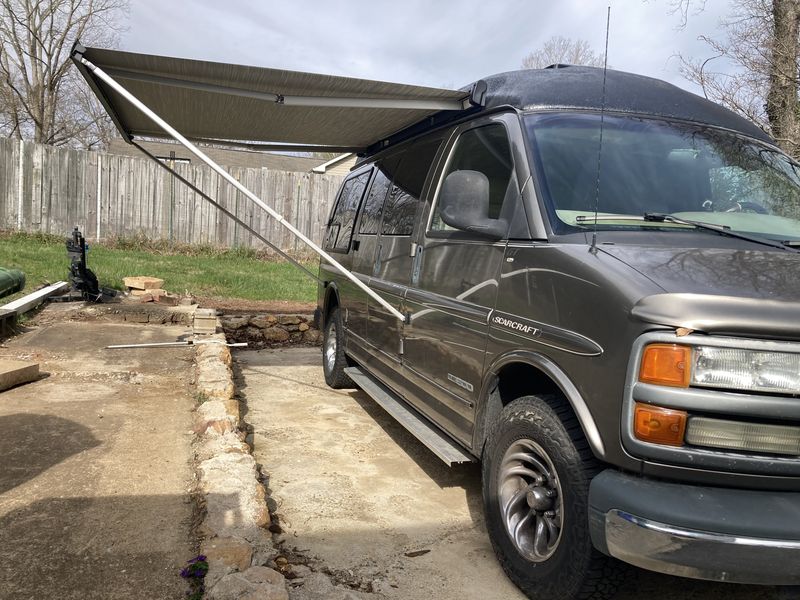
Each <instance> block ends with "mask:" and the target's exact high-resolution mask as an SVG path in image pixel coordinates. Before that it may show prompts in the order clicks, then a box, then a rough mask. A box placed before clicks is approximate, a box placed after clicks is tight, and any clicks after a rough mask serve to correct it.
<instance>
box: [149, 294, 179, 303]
mask: <svg viewBox="0 0 800 600" xmlns="http://www.w3.org/2000/svg"><path fill="white" fill-rule="evenodd" d="M155 301H156V302H158V303H159V304H163V305H164V306H178V303H179V302H180V301H181V299H180V297H178V296H175V295H173V294H164V295H161V296H156V297H155Z"/></svg>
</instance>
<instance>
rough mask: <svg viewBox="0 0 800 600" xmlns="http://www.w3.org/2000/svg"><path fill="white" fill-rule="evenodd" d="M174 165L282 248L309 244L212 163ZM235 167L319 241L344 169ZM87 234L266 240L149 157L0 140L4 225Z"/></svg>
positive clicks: (222, 242)
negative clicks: (322, 172) (339, 173)
mask: <svg viewBox="0 0 800 600" xmlns="http://www.w3.org/2000/svg"><path fill="white" fill-rule="evenodd" d="M175 170H176V171H177V172H179V173H180V174H181V175H182V176H183V177H185V178H186V179H187V180H188V181H191V182H192V183H193V184H194V185H195V186H197V187H198V188H199V189H201V190H203V191H204V192H205V193H206V194H208V195H209V196H210V197H211V198H213V199H214V200H215V201H216V202H218V203H219V204H220V205H222V206H223V207H225V208H226V209H227V210H229V211H230V212H232V213H234V214H235V215H237V216H238V217H239V218H240V219H241V220H242V221H244V222H245V223H247V224H248V225H249V226H250V227H252V228H253V229H254V230H256V231H258V232H260V233H261V234H262V235H263V236H265V237H266V238H267V239H268V240H270V241H271V242H273V243H275V244H276V245H277V246H279V247H280V248H282V249H284V250H291V251H293V252H300V253H302V252H304V248H303V245H302V244H301V243H300V242H298V241H297V240H296V239H294V238H293V237H292V236H291V235H290V234H289V233H288V232H287V231H286V230H285V229H284V228H283V227H281V226H280V225H279V224H277V223H276V222H275V221H274V219H271V218H270V217H269V215H267V214H266V213H265V212H264V211H263V210H261V209H260V208H258V207H257V206H256V205H255V204H253V202H252V201H251V200H249V199H248V198H246V197H245V196H244V195H243V194H242V193H240V192H238V191H236V190H235V189H234V188H233V187H232V186H231V185H230V184H228V183H227V182H224V181H223V179H222V178H221V177H220V176H219V175H218V174H217V173H215V172H214V171H213V170H212V169H210V168H209V167H206V166H205V165H194V164H185V163H184V164H177V165H175ZM229 171H230V173H231V174H232V175H233V176H234V177H236V179H238V180H239V181H240V182H242V183H243V184H244V185H245V187H247V188H248V189H250V190H251V191H252V192H253V193H255V194H256V195H257V196H258V197H259V198H261V199H262V200H263V201H264V202H265V203H266V204H268V205H269V206H270V207H272V208H274V209H275V210H276V211H277V212H278V213H279V214H281V215H283V216H284V217H285V218H286V219H287V220H288V221H289V222H290V223H292V224H293V225H294V226H295V227H297V228H298V229H299V230H300V231H301V232H303V233H304V234H305V235H307V236H308V237H310V238H311V239H312V240H314V241H315V242H317V243H320V242H321V240H322V237H323V235H324V229H325V220H326V218H327V216H328V212H329V211H330V207H331V203H332V202H333V199H334V197H335V195H336V190H337V189H338V187H339V184H340V182H341V178H340V177H335V176H332V175H318V174H315V173H292V172H286V171H271V170H268V169H252V168H236V167H234V168H230V169H229ZM75 226H78V227H80V229H81V231H82V232H83V234H84V236H85V237H86V238H87V239H89V240H98V239H104V238H108V237H114V236H116V237H130V236H139V235H143V236H146V237H148V238H151V239H168V240H172V241H175V242H181V243H188V244H214V245H219V246H228V247H234V246H250V247H253V248H260V247H263V246H264V244H263V243H262V242H261V241H260V240H258V239H256V238H255V237H254V236H253V235H252V234H250V233H249V232H248V231H246V230H244V229H243V228H242V227H241V226H240V225H238V224H237V223H235V222H234V221H232V220H231V219H230V218H229V217H227V216H226V215H224V214H222V213H221V212H220V211H219V210H218V209H217V208H215V207H214V206H212V205H211V204H209V203H208V202H207V201H206V200H205V199H203V198H202V197H201V196H200V195H199V194H196V193H195V192H194V191H192V190H191V189H189V188H188V187H187V186H186V185H184V184H183V183H182V182H180V181H178V180H177V179H175V178H174V177H172V176H171V175H170V174H169V173H167V172H166V171H165V170H164V169H162V168H161V167H159V166H158V165H156V164H155V163H153V162H152V161H150V160H148V159H146V158H137V157H128V156H117V155H111V154H105V153H100V152H85V151H80V150H72V149H68V148H54V147H52V146H44V145H40V144H33V143H28V142H24V143H21V142H19V141H17V140H9V139H0V228H1V229H17V230H22V231H28V232H43V233H52V234H58V235H64V236H66V235H67V234H68V233H69V232H70V231H71V230H72V228H73V227H75Z"/></svg>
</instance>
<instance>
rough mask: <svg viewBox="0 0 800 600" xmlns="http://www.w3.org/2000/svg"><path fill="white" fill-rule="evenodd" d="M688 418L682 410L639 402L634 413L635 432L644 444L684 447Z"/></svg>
mask: <svg viewBox="0 0 800 600" xmlns="http://www.w3.org/2000/svg"><path fill="white" fill-rule="evenodd" d="M686 417H687V415H686V413H685V412H684V411H682V410H672V409H670V408H661V407H660V406H652V405H650V404H641V403H639V402H637V403H636V406H635V408H634V412H633V431H634V433H635V435H636V438H637V439H639V440H642V441H643V442H650V443H651V444H662V445H664V446H683V436H684V433H685V432H686Z"/></svg>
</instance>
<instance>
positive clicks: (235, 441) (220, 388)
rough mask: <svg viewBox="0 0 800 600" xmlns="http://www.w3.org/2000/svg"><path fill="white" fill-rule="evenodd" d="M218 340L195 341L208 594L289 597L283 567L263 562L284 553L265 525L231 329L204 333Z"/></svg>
mask: <svg viewBox="0 0 800 600" xmlns="http://www.w3.org/2000/svg"><path fill="white" fill-rule="evenodd" d="M202 339H203V340H218V341H219V343H207V344H198V345H195V348H196V353H195V360H196V364H197V377H196V389H197V399H198V402H199V404H198V406H197V408H196V410H195V417H194V432H195V441H194V449H195V464H196V476H197V485H198V490H199V493H200V497H201V498H202V503H203V505H204V506H203V508H204V516H203V520H202V524H201V525H200V528H199V532H200V534H201V535H202V536H203V541H202V542H201V544H200V553H201V554H204V555H205V556H206V557H207V560H208V565H209V569H208V574H207V575H206V578H205V588H206V596H205V597H206V598H207V599H208V600H239V599H241V600H245V599H253V600H255V599H261V600H288V598H289V596H288V591H287V587H286V581H285V580H284V577H283V575H282V574H281V573H279V572H278V571H276V570H274V569H271V568H269V567H265V566H262V565H264V564H265V563H268V562H269V561H270V560H272V559H273V558H275V557H276V556H277V554H278V552H277V551H276V550H275V548H274V546H273V544H272V536H271V534H270V532H269V531H268V530H267V529H266V527H267V526H268V525H269V522H270V515H269V511H268V509H267V503H266V490H265V489H264V486H262V485H261V483H259V481H258V479H259V477H258V476H259V473H258V467H257V465H256V461H255V459H254V458H253V455H252V454H251V448H250V446H249V445H248V444H247V443H246V442H245V432H244V431H243V430H242V423H241V421H240V415H239V402H238V401H237V400H236V399H235V398H234V393H235V388H234V384H233V371H232V370H231V363H232V358H231V353H230V350H229V349H228V347H227V346H224V345H223V344H224V343H225V342H226V337H225V334H224V333H216V334H212V335H207V336H202Z"/></svg>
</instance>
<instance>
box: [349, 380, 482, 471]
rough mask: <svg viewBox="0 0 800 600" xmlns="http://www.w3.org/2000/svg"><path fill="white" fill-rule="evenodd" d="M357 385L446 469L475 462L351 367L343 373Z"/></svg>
mask: <svg viewBox="0 0 800 600" xmlns="http://www.w3.org/2000/svg"><path fill="white" fill-rule="evenodd" d="M344 372H345V373H347V374H348V375H349V376H350V379H352V380H353V381H354V382H356V383H357V384H358V386H359V387H360V388H361V389H362V390H364V391H365V392H366V393H367V394H369V395H370V396H371V397H372V399H373V400H375V402H377V403H378V404H380V405H381V407H382V408H383V409H384V410H385V411H386V412H388V413H389V414H390V415H392V416H393V417H394V418H395V419H396V420H397V421H398V422H399V423H400V424H401V425H402V426H403V427H405V428H406V429H408V431H409V432H410V433H411V434H412V435H413V436H414V437H415V438H417V439H418V440H419V441H420V442H422V443H423V444H424V445H425V446H427V448H428V449H429V450H430V451H431V452H433V453H434V454H435V455H436V456H438V457H439V458H441V459H442V460H443V461H444V462H445V464H446V465H447V466H453V465H455V464H459V463H468V462H474V460H475V459H474V458H473V457H472V456H470V455H469V454H467V452H466V451H465V450H464V449H462V448H461V446H459V445H458V444H456V443H455V442H453V441H452V440H451V439H450V438H448V437H447V436H446V435H445V434H443V433H441V432H439V430H437V429H436V428H435V427H434V426H433V425H431V424H430V423H428V421H427V420H426V419H425V417H422V416H420V415H418V414H417V413H416V412H415V411H414V410H412V409H410V408H408V407H407V406H406V404H405V402H403V401H402V400H400V399H399V398H398V397H397V395H396V394H395V393H394V392H392V391H391V390H390V389H389V388H387V387H386V386H385V385H383V384H382V383H380V382H379V381H377V380H376V379H374V378H373V377H371V376H370V375H367V374H366V373H365V372H364V371H362V370H361V369H360V368H359V367H349V368H347V369H345V370H344Z"/></svg>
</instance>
